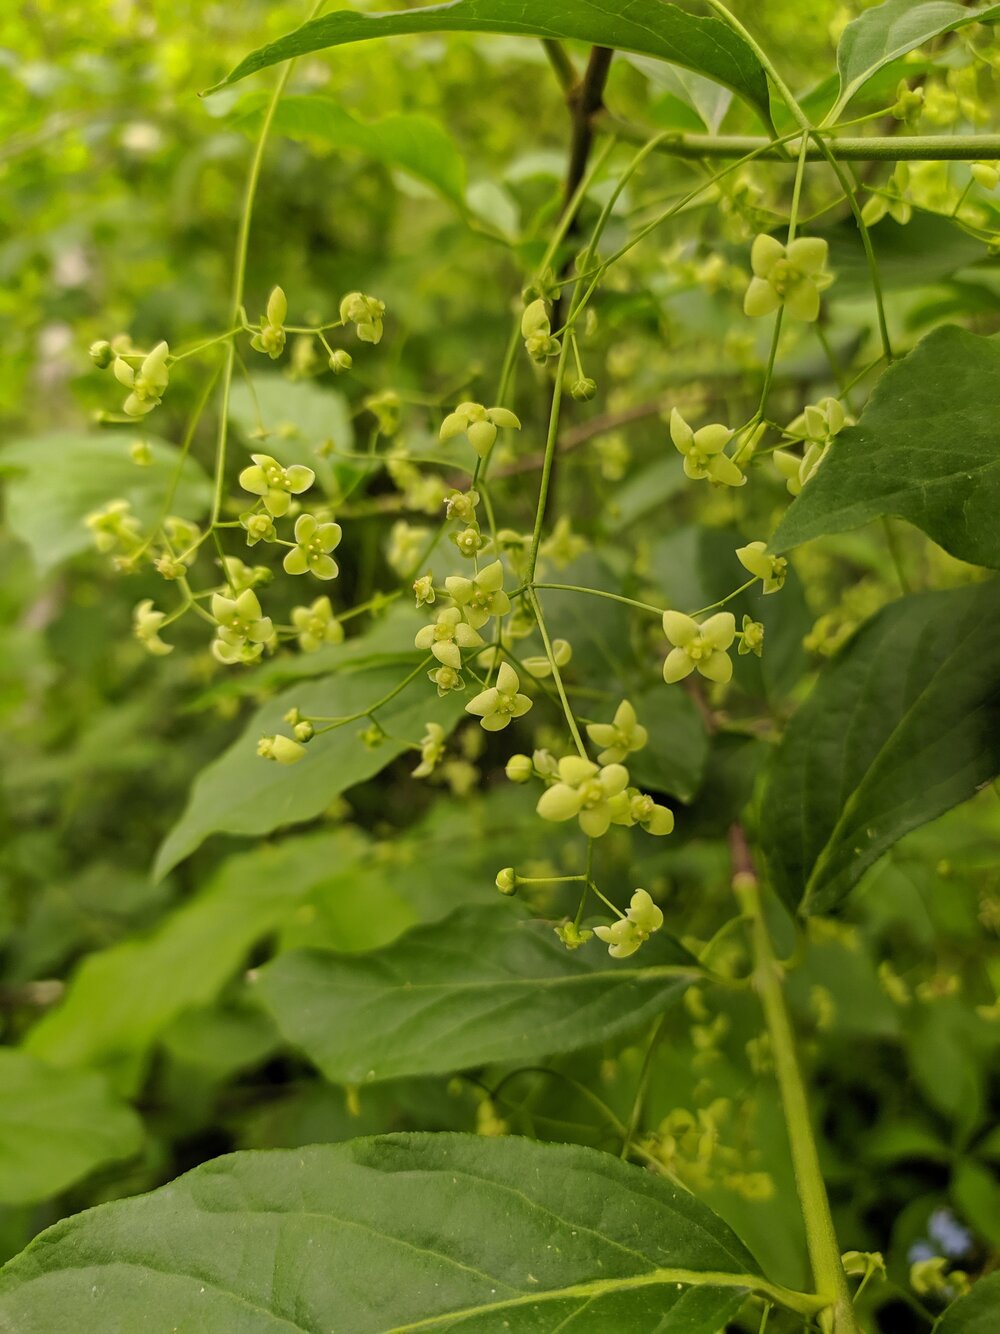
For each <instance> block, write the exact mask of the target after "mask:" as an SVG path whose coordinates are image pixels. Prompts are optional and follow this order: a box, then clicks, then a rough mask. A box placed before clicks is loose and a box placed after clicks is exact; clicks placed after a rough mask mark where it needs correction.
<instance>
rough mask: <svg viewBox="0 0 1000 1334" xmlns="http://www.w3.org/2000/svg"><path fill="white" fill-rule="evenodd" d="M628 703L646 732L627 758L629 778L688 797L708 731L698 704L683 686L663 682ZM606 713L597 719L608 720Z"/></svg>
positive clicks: (700, 771)
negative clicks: (643, 742)
mask: <svg viewBox="0 0 1000 1334" xmlns="http://www.w3.org/2000/svg"><path fill="white" fill-rule="evenodd" d="M631 703H632V705H633V706H634V708H635V710H636V714H637V715H638V718H639V721H640V723H642V725H643V727H645V728H646V730H647V731H648V732H649V741H648V743H647V744H646V746H644V747H643V749H642V750H637V751H636V752H635V754H633V755H630V756H629V757H628V759H627V761H626V763H627V765H628V771H629V773H630V774H631V776H632V781H633V782H634V783H637V784H638V785H639V786H640V787H642V788H644V789H648V790H650V791H653V792H668V793H669V794H670V795H671V796H672V797H677V798H679V799H680V800H681V801H690V800H691V799H692V797H693V796H694V794H695V793H696V792H697V791H698V788H699V786H700V784H701V780H702V776H703V775H704V772H705V765H706V764H707V762H708V734H707V732H706V731H705V724H704V721H703V720H702V716H701V714H700V713H699V712H698V706H697V705H696V704H695V702H694V701H693V700H692V699H691V697H690V695H688V694H686V693H685V692H684V691H683V690H670V689H667V688H664V686H663V685H662V683H661V684H660V685H657V686H654V687H653V688H652V689H651V690H644V691H642V692H641V693H640V694H637V695H635V696H633V698H632V700H631ZM606 713H607V716H605V714H604V713H602V714H601V716H600V721H602V722H610V720H611V711H610V710H608V711H606ZM596 716H597V711H596V710H595V717H596Z"/></svg>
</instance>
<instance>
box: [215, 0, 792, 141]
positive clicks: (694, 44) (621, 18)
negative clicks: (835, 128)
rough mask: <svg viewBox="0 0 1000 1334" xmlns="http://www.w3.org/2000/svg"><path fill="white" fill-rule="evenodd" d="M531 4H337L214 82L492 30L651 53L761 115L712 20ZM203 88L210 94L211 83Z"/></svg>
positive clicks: (649, 4)
mask: <svg viewBox="0 0 1000 1334" xmlns="http://www.w3.org/2000/svg"><path fill="white" fill-rule="evenodd" d="M533 8H534V7H533V6H528V5H526V4H524V0H451V3H450V4H443V5H429V6H427V7H425V8H422V9H412V10H405V11H400V12H396V13H386V14H356V13H351V12H348V11H345V10H341V11H338V12H337V13H335V14H325V15H323V16H322V17H321V18H317V19H313V20H312V21H311V22H309V23H304V24H303V25H302V27H301V28H296V29H295V31H294V32H290V33H288V34H287V35H286V36H284V37H280V38H279V39H278V40H277V41H275V42H269V43H268V44H267V45H266V46H262V47H260V48H259V49H258V50H256V51H254V52H252V53H251V54H250V55H249V56H247V57H246V58H245V59H244V60H242V61H240V63H239V64H238V65H237V66H236V68H235V69H234V70H233V71H232V72H231V73H230V74H228V75H227V76H226V78H225V79H223V80H222V82H221V83H219V84H217V85H216V87H217V88H224V87H226V86H227V85H228V84H231V83H236V82H238V80H240V79H245V78H246V76H247V75H248V74H254V73H256V72H257V70H261V69H267V67H268V66H269V65H276V64H278V63H280V62H281V61H283V60H291V59H294V57H296V56H302V55H307V54H308V53H309V52H311V51H322V50H325V49H327V48H328V47H331V46H343V45H346V44H347V43H349V42H362V41H368V40H369V39H371V38H373V37H392V36H395V35H396V34H399V33H426V32H494V33H509V34H514V35H518V36H525V37H550V38H557V39H564V38H570V39H573V40H576V41H581V42H589V43H591V44H593V45H595V46H609V47H617V48H619V49H620V50H622V51H632V52H635V53H636V54H638V55H647V56H656V57H657V58H658V59H659V60H668V61H670V62H671V63H672V64H674V65H682V66H683V67H684V68H685V69H691V70H694V71H695V72H696V73H699V74H704V75H706V76H707V77H708V78H710V79H714V80H715V81H716V82H717V83H722V84H725V86H726V87H727V88H731V89H732V90H733V92H735V93H737V94H738V95H739V96H740V97H742V98H743V99H744V100H745V101H747V102H748V103H749V104H750V105H751V106H752V107H754V108H755V109H756V110H757V111H758V112H759V113H760V114H761V115H762V116H763V117H764V119H765V121H766V120H768V118H769V115H770V111H769V102H768V89H767V80H766V78H765V76H764V71H763V69H762V68H761V65H760V62H759V61H758V59H757V57H756V56H755V55H754V53H753V51H752V50H751V49H750V47H749V46H748V45H747V43H746V42H745V41H744V40H743V38H742V37H740V36H739V35H738V34H737V33H735V32H733V30H732V29H731V28H730V27H728V26H727V25H726V24H725V23H723V22H721V21H720V20H719V19H712V18H698V17H696V16H695V15H692V14H686V13H685V12H684V11H683V10H681V9H678V8H677V6H676V5H670V4H664V3H663V0H631V3H630V4H629V5H628V6H627V8H626V9H625V10H623V9H622V6H621V5H620V4H618V3H617V0H553V3H551V4H546V5H545V6H539V7H538V10H537V12H534V13H533V12H532V10H533ZM210 91H212V92H214V91H215V89H214V88H213V89H211V90H210Z"/></svg>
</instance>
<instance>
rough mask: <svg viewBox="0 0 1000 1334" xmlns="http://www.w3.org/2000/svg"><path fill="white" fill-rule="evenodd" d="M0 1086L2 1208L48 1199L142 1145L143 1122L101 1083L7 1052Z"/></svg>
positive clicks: (1, 1060)
mask: <svg viewBox="0 0 1000 1334" xmlns="http://www.w3.org/2000/svg"><path fill="white" fill-rule="evenodd" d="M0 1086H2V1087H3V1098H2V1100H0V1204H4V1205H9V1204H29V1203H32V1202H34V1201H35V1200H44V1199H47V1198H48V1197H49V1196H51V1195H56V1194H58V1193H59V1192H60V1191H63V1190H65V1189H66V1188H67V1187H68V1186H71V1185H73V1183H74V1182H75V1181H78V1180H79V1179H80V1177H82V1176H86V1174H87V1173H88V1172H91V1171H92V1170H93V1169H94V1168H95V1167H98V1166H100V1165H101V1164H103V1163H107V1162H114V1161H116V1160H118V1159H121V1158H128V1157H130V1156H131V1155H132V1154H134V1153H136V1152H137V1151H138V1149H139V1146H140V1145H141V1143H142V1122H141V1121H140V1120H139V1118H138V1117H137V1116H136V1115H135V1113H134V1112H133V1111H132V1109H131V1108H130V1107H126V1106H125V1104H124V1103H121V1102H119V1101H118V1099H117V1098H114V1097H112V1096H111V1094H110V1092H109V1091H108V1087H107V1085H106V1084H105V1082H104V1080H103V1079H101V1077H100V1076H99V1075H95V1074H84V1073H82V1072H77V1071H72V1072H70V1071H66V1070H53V1069H52V1068H51V1067H50V1066H46V1065H43V1064H41V1062H39V1061H36V1060H35V1059H34V1058H33V1057H31V1056H29V1055H27V1054H26V1053H25V1052H23V1051H14V1050H12V1049H10V1048H6V1049H4V1050H2V1051H0Z"/></svg>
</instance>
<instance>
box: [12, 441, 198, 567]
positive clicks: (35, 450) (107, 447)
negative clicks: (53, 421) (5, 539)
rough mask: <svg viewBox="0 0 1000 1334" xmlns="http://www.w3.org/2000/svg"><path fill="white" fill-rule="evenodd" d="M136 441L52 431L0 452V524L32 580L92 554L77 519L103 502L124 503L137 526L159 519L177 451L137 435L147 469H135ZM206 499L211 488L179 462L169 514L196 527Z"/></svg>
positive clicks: (194, 466) (193, 467) (192, 465)
mask: <svg viewBox="0 0 1000 1334" xmlns="http://www.w3.org/2000/svg"><path fill="white" fill-rule="evenodd" d="M137 435H138V432H134V433H133V434H132V435H130V436H129V437H128V438H126V437H125V436H124V435H121V434H119V433H110V432H109V433H106V434H101V435H96V434H94V435H86V434H81V433H79V432H71V431H59V432H56V433H54V434H52V435H44V436H36V437H35V438H33V439H28V440H16V441H14V442H13V443H12V444H10V445H6V446H5V447H4V448H3V450H0V476H2V475H3V474H4V473H7V472H9V473H10V477H9V479H8V480H7V482H6V485H5V491H6V517H7V524H8V526H9V527H10V530H11V532H13V533H14V534H16V536H17V537H19V538H20V539H21V540H22V541H23V542H26V543H27V544H28V546H29V547H30V548H31V553H32V556H33V557H34V560H35V565H36V566H37V568H38V570H39V572H40V573H43V574H44V573H45V572H46V571H47V570H51V569H52V568H53V567H54V566H56V565H58V564H59V563H60V561H64V560H66V559H67V557H69V556H75V555H77V554H78V553H79V552H81V551H90V550H93V546H94V540H93V538H92V536H91V534H90V531H89V529H88V528H87V527H86V525H85V524H84V519H85V518H86V517H87V515H88V514H90V513H92V512H93V511H94V510H99V509H103V507H104V506H105V505H106V504H107V503H108V501H109V500H119V499H121V500H127V501H128V502H129V503H130V504H131V506H132V509H133V511H134V512H135V514H136V515H137V517H138V518H139V519H140V520H141V522H142V523H143V524H144V525H148V524H153V523H155V522H156V520H157V519H158V518H159V517H160V513H161V510H162V507H163V500H164V497H165V496H166V495H167V493H168V491H169V490H170V486H171V483H172V482H173V479H174V476H175V475H176V473H177V469H178V467H179V466H180V464H181V454H180V450H179V449H177V448H176V447H175V446H174V445H168V444H165V443H164V442H163V441H162V440H156V439H151V438H150V437H149V436H147V435H146V434H145V433H144V432H142V439H143V440H146V441H148V443H149V447H150V452H151V454H152V462H151V463H150V464H148V465H147V466H145V467H140V466H139V465H138V464H137V463H134V462H133V460H132V458H131V456H130V454H129V445H130V444H131V442H132V440H133V439H134V438H137ZM211 499H212V489H211V484H210V482H209V480H208V478H207V477H206V476H205V473H204V472H203V470H202V468H201V467H200V465H199V464H198V463H196V462H195V461H194V460H193V459H191V458H188V459H186V460H185V461H184V464H183V467H182V468H181V475H180V481H179V483H178V485H177V490H176V492H175V494H174V497H173V501H172V503H171V510H170V512H171V513H172V514H179V515H182V516H183V517H184V518H185V519H194V520H197V519H200V518H201V517H202V515H204V514H205V513H206V511H207V510H208V507H209V505H210V503H211Z"/></svg>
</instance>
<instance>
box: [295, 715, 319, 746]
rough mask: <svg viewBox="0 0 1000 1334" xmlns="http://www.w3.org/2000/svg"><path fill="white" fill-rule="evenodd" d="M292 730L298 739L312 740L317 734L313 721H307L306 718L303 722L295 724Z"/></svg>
mask: <svg viewBox="0 0 1000 1334" xmlns="http://www.w3.org/2000/svg"><path fill="white" fill-rule="evenodd" d="M292 731H293V732H294V733H295V740H296V741H302V742H306V741H311V740H312V739H313V737H314V736H315V735H316V729H315V728H314V727H313V725H312V723H310V722H307V721H306V719H304V718H303V720H302V722H300V723H296V724H295V726H294V727H293V728H292Z"/></svg>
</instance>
